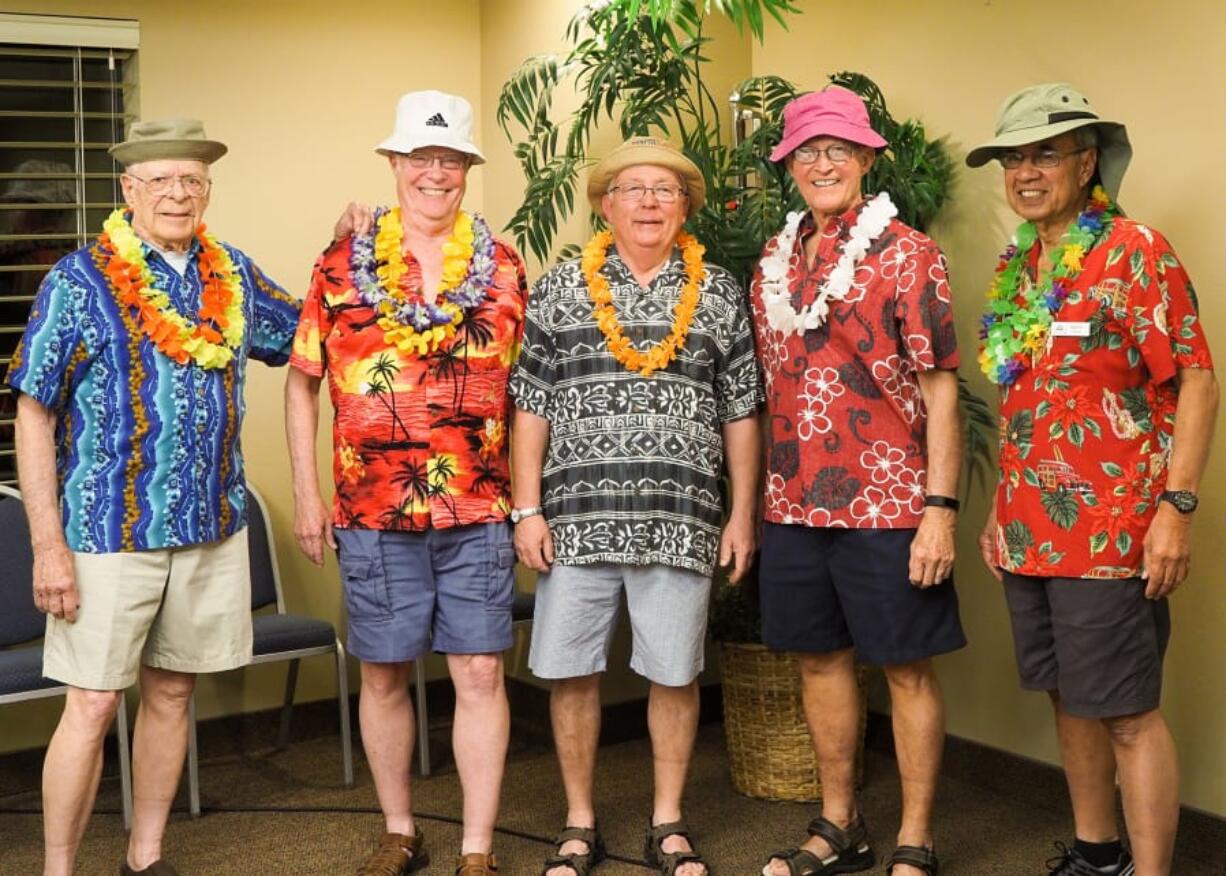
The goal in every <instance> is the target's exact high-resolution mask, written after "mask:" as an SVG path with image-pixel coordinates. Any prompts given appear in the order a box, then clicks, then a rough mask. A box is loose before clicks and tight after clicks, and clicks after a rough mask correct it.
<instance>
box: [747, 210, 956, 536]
mask: <svg viewBox="0 0 1226 876" xmlns="http://www.w3.org/2000/svg"><path fill="white" fill-rule="evenodd" d="M860 209H861V208H860V207H856V208H853V209H852V210H850V211H848V212H847V213H845V214H843V215H841V216H837V217H835V218H834V219H832V220H831V221H830V222H829V223H828V224H827V227H826V228H825V229H824V230H823V231H822V232H821V236H820V237H819V239H818V242H817V256H816V259H815V260H814V264H813V267H812V269H808V268H807V266H806V262H805V256H804V241H805V239H806V238H808V237H811V236H812V235H813V234H816V233H818V232H817V231H816V229H815V228H814V223H813V218H812V216H808V217H806V218H805V220H804V222H803V223H802V224H801V227H800V233H799V234H797V235H796V243H795V246H794V248H793V251H792V253H791V256H790V266H789V269H788V275H787V282H788V286H789V288H790V290H791V292H792V307H793V308H794V309H796V310H798V311H799V310H800V309H801V308H803V307H807V306H808V305H809V304H811V303H812V302H813V301H814V300H815V299H816V297H817V294H818V290H819V288H820V286H821V284H822V283H823V282H825V280H826V277H827V275H828V274H829V273H830V271H831V269H832V268H833V267H834V265H835V263H836V262H837V261H838V258H839V252H840V245H841V244H842V243H843V241H845V240H847V238H848V236H849V233H850V230H851V227H852V225H854V223H855V221H856V219H857V217H858V215H859V211H860ZM775 246H776V241H775V239H774V238H772V239H771V240H770V241H768V242H767V245H766V249H765V250H764V252H763V257H764V258H765V257H767V256H769V255H771V254H772V253H773V252H774V249H775ZM750 303H751V306H752V308H753V316H754V331H755V334H756V336H757V342H758V360H759V362H761V364H762V371H763V375H764V377H765V379H766V405H767V414H768V415H769V422H770V425H769V428H768V429H767V431H766V442H767V469H766V483H765V485H764V486H765V491H766V507H765V518H766V520H768V521H770V522H772V523H793V524H802V525H806V526H839V527H848V528H853V529H862V528H872V527H882V528H897V529H903V528H914V527H916V526H918V525H919V521H920V517H921V515H922V514H923V510H924V491H925V476H926V472H925V464H926V453H925V447H926V442H925V424H926V421H927V412H926V410H925V408H924V402H923V398H922V396H921V395H920V387H919V380H918V378H917V377H916V375H917V373H918V372H920V371H928V370H931V369H934V368H949V369H953V368H957V367H958V341H957V337H956V336H955V333H954V322H953V308H952V307H951V305H950V293H949V282H948V277H947V271H946V268H945V257H944V255H942V253H941V250H940V249H939V248H937V245H936V244H935V243H933V242H932V240H931V239H929V238H928V237H926V236H925V235H923V234H921V233H920V232H918V231H915V230H914V229H912V228H909V227H907V226H906V225H904V224H903V223H902V222H899V221H898V220H897V219H895V220H893V221H891V222H890V224H889V226H888V227H887V228H886V230H885V231H884V232H883V233H882V234H881V236H879V237H878V238H877V239H876V240H875V241H874V242H873V243H872V245H871V246H870V247H869V250H868V252H867V253H866V254H865V256H864V258H863V259H861V261H860V263H859V265H858V266H857V267H856V271H855V278H854V280H853V282H852V286H851V289H850V290H849V291H848V294H847V295H846V296H845V297H844V299H843V301H841V302H833V303H832V305H831V308H830V313H829V315H828V317H827V319H826V322H825V323H824V324H823V325H821V326H820V327H819V328H817V329H814V330H811V331H806V332H805V333H804V334H801V335H797V334H794V333H793V334H784V333H783V332H781V331H777V330H776V329H773V328H771V326H770V323H768V322H767V319H766V312H765V309H764V307H763V304H762V269H761V267H760V266H759V268H758V270H757V271H756V273H755V274H754V279H753V283H752V284H751V286H750Z"/></svg>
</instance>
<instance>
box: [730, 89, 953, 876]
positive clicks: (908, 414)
mask: <svg viewBox="0 0 1226 876" xmlns="http://www.w3.org/2000/svg"><path fill="white" fill-rule="evenodd" d="M885 146H886V141H885V140H884V139H883V138H882V137H881V136H880V135H879V134H877V132H875V131H874V130H873V129H872V128H871V127H870V126H869V120H868V111H867V110H866V108H865V106H864V103H863V101H862V100H860V98H859V97H858V96H857V95H855V94H853V93H852V92H850V91H848V90H846V89H842V88H838V87H834V86H832V87H830V88H827V89H826V90H824V91H820V92H815V93H813V94H807V95H805V96H803V97H800V98H797V99H796V100H794V101H792V102H791V103H790V104H789V105H788V106H787V108H786V109H785V110H784V132H783V140H782V142H781V143H780V144H779V146H778V148H777V149H776V150H775V152H774V154H773V155H772V156H771V158H772V159H774V160H776V161H783V162H785V163H786V167H787V170H788V173H789V174H790V175H791V177H792V181H793V182H794V183H795V184H796V187H797V188H798V189H799V191H800V192H801V194H802V195H803V196H804V199H805V203H806V204H807V206H808V207H809V209H808V211H806V212H804V213H793V214H791V215H790V216H789V217H788V221H787V223H786V224H785V226H784V228H783V230H782V231H781V232H780V233H779V234H778V235H776V236H775V237H774V238H772V239H771V240H770V241H769V242H768V243H767V245H766V249H765V252H764V253H763V258H762V261H761V263H760V264H759V267H758V270H757V273H756V274H755V276H754V280H753V284H752V286H751V290H750V302H751V304H752V307H753V316H754V328H755V331H756V333H757V340H758V357H759V361H760V362H761V364H762V369H763V372H764V374H765V377H766V406H767V407H766V412H767V417H768V427H767V430H766V441H767V466H766V509H765V517H766V523H765V525H764V528H763V533H762V554H761V565H760V570H759V572H760V574H759V578H760V582H761V597H762V620H763V623H762V638H763V641H764V642H765V644H766V645H767V646H769V647H771V648H774V649H777V650H783V651H794V652H797V653H798V655H799V660H800V668H801V679H802V683H803V693H804V699H805V704H806V714H807V715H808V716H809V721H810V725H809V729H810V732H811V734H812V736H813V740H814V746H815V749H816V752H817V761H818V770H819V772H820V774H821V780H822V791H823V795H822V814H821V817H819V818H816V819H814V820H813V821H812V822H810V824H809V828H808V832H809V838H808V839H807V840H806V841H805V843H804V844H803V846H801V847H800V848H796V849H787V850H783V851H779V852H776V853H774V854H772V855H771V857H770V860H769V861H768V862H767V864H766V866H765V868H764V869H763V871H762V872H763V873H764V874H766V876H789V874H790V876H796V874H806V876H809V874H812V876H819V874H828V873H852V872H856V871H859V870H865V869H868V868H869V867H872V865H873V861H874V858H873V853H872V851H871V850H870V849H869V846H868V838H867V829H866V828H865V822H864V818H863V815H862V813H861V812H860V811H859V808H858V804H857V801H856V793H855V752H856V740H857V736H858V734H859V728H860V720H859V716H860V708H859V702H860V693H859V690H858V688H857V684H856V669H855V660H856V658H858V659H860V660H862V661H864V662H868V663H874V664H879V665H881V666H883V667H884V669H885V674H886V679H887V680H888V682H889V686H890V697H891V701H892V704H893V715H894V718H893V720H894V728H895V733H896V734H897V736H898V739H899V740H900V744H899V746H898V754H899V758H898V761H899V772H900V774H901V778H902V795H903V806H902V809H903V814H902V822H901V824H900V825H899V829H898V835H897V846H896V848H895V851H894V852H893V854H892V855H891V856H890V859H889V866H890V870H891V872H892V873H893V874H894V876H925V874H927V876H933V874H935V873H936V872H937V859H936V855H935V853H934V852H933V851H932V849H933V845H934V842H933V836H932V831H931V814H932V805H933V798H934V796H935V793H936V786H937V774H938V773H939V771H940V766H941V750H942V746H943V744H944V732H945V728H944V708H943V705H942V700H941V690H940V685H939V683H938V681H937V676H936V671H935V669H934V668H933V665H932V659H931V658H932V657H934V656H935V655H937V654H942V653H946V652H949V651H953V650H956V649H958V648H961V647H962V646H964V645H965V644H966V637H965V636H964V635H963V632H962V625H961V623H960V621H959V618H958V600H957V596H956V595H955V592H954V587H953V581H952V579H951V578H950V572H951V570H952V569H953V562H954V523H955V519H956V511H957V508H958V502H957V500H956V499H955V498H954V496H955V494H956V492H957V486H958V471H959V468H960V464H961V442H960V440H959V429H958V380H957V374H956V372H955V370H954V369H956V368H957V367H958V347H957V339H956V337H955V335H954V326H953V310H952V307H951V306H950V293H949V282H948V279H947V277H946V270H945V257H944V256H943V255H942V254H941V251H940V250H939V249H938V248H937V246H936V244H934V243H933V242H932V240H930V239H929V238H928V237H926V236H925V235H923V234H921V233H920V232H918V231H916V230H914V229H912V228H909V227H907V226H906V225H904V224H903V223H902V222H900V221H898V219H896V218H894V217H895V214H896V213H897V209H896V208H895V207H894V205H893V204H892V203H891V202H890V198H889V195H888V194H885V193H881V194H878V195H875V196H873V197H871V198H869V199H868V200H865V198H864V196H863V195H862V194H861V185H862V180H863V177H864V175H865V174H866V173H867V172H868V170H869V168H870V167H871V166H872V164H873V161H874V160H875V158H876V150H877V149H881V148H883V147H885Z"/></svg>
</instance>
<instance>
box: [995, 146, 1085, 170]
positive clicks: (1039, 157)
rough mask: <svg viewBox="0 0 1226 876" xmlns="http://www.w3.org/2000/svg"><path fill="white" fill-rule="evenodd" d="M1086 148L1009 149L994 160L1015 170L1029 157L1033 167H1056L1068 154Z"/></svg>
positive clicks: (1004, 166) (1073, 153)
mask: <svg viewBox="0 0 1226 876" xmlns="http://www.w3.org/2000/svg"><path fill="white" fill-rule="evenodd" d="M1087 148H1089V147H1086V146H1083V147H1081V148H1080V149H1074V150H1072V151H1071V152H1061V151H1060V150H1059V149H1040V150H1038V151H1037V152H1033V153H1027V152H1022V151H1020V150H1018V149H1010V150H1008V151H1007V152H1002V153H1000V154H999V155H997V156H996V160H997V161H999V162H1000V166H1001V167H1003V168H1005V170H1017V169H1018V168H1019V167H1021V166H1022V164H1023V163H1025V161H1026V159H1027V158H1029V159H1030V163H1031V164H1033V165H1034V166H1035V167H1056V166H1057V165H1059V164H1060V162H1061V161H1063V160H1064V159H1066V158H1068V157H1069V156H1070V155H1076V154H1077V153H1079V152H1085V151H1086V149H1087Z"/></svg>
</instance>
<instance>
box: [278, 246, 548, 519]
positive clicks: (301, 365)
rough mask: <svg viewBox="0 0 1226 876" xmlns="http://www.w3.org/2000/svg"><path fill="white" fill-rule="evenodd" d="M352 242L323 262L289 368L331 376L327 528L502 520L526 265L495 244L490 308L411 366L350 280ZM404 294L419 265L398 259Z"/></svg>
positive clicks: (417, 281) (415, 286) (413, 285)
mask: <svg viewBox="0 0 1226 876" xmlns="http://www.w3.org/2000/svg"><path fill="white" fill-rule="evenodd" d="M349 255H350V245H349V239H345V240H341V241H338V242H337V243H335V244H333V245H332V246H331V247H330V248H329V249H328V250H327V251H325V252H324V254H323V255H322V256H320V258H319V261H318V262H316V264H315V271H314V273H313V274H312V276H311V288H310V291H309V292H308V293H307V296H306V301H305V302H304V303H303V308H302V317H301V318H300V320H299V323H298V333H297V335H296V337H295V338H294V352H293V355H292V357H291V358H290V365H291V366H293V367H294V368H298V369H299V370H301V371H304V372H305V373H307V374H309V375H311V376H313V377H322V376H323V374H324V372H325V371H326V372H327V374H328V388H329V391H330V393H331V397H332V406H333V408H334V410H335V419H334V420H333V429H332V433H333V451H334V453H333V472H334V475H335V478H336V497H335V499H334V502H333V517H332V522H333V525H335V526H339V527H348V528H351V529H394V530H408V531H421V530H424V529H427V528H431V527H432V528H435V529H447V528H449V527H453V526H466V525H468V524H471V523H493V522H498V521H501V520H505V519H506V516H507V513H508V512H509V510H510V475H509V465H508V458H507V435H508V426H509V422H508V412H509V407H508V401H507V391H506V390H507V379H508V377H509V376H510V370H511V366H512V364H513V363H514V361H515V357H516V355H517V353H518V351H519V345H520V341H521V339H522V336H523V318H524V309H525V305H526V303H527V296H528V287H527V278H526V275H525V272H524V263H523V261H522V260H521V259H520V257H519V255H518V254H517V253H516V252H515V250H514V249H512V248H511V247H510V246H508V245H506V244H504V243H502V242H501V241H498V240H496V241H495V247H494V259H495V262H496V265H497V267H496V269H495V273H494V280H493V283H492V284H491V287H490V289H489V292H488V295H487V298H486V300H485V301H484V302H482V303H481V305H480V306H478V307H477V308H475V309H474V310H472V311H470V312H468V313H467V314H466V315H465V317H464V321H463V322H462V323H461V324H460V326H459V328H458V330H457V331H456V334H455V336H454V337H453V338H452V339H451V340H450V341H448V342H445V343H444V344H442V345H441V346H440V347H439V348H438V349H437V350H435V351H434V352H432V353H430V354H428V355H426V356H417V355H414V354H413V353H411V352H402V351H400V350H399V349H397V348H396V347H395V346H391V345H389V344H388V343H387V342H386V341H385V340H384V337H383V329H381V328H380V327H379V325H378V323H377V321H376V317H375V312H374V310H372V309H371V308H370V307H369V306H368V305H366V304H365V303H364V302H363V301H362V299H361V298H360V297H359V296H358V293H357V291H356V290H355V289H354V287H353V281H352V278H351V277H350V275H349ZM405 265H406V267H407V271H406V272H405V275H404V277H403V279H402V283H404V284H406V288H408V289H410V290H419V289H420V288H421V265H420V264H419V263H418V262H417V260H416V259H415V258H413V256H412V254H411V253H405Z"/></svg>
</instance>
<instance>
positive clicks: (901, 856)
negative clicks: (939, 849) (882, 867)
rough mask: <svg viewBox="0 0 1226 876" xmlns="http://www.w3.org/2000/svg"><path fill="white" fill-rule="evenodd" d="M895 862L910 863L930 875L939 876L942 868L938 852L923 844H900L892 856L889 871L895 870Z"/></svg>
mask: <svg viewBox="0 0 1226 876" xmlns="http://www.w3.org/2000/svg"><path fill="white" fill-rule="evenodd" d="M895 864H909V865H910V866H912V867H918V868H919V869H921V870H923V871H924V872H925V873H927V874H928V876H938V874H939V873H940V869H941V865H940V862H939V861H937V855H936V852H934V851H933V850H932V849H926V848H924V847H923V846H899V847H898V848H896V849H895V850H894V854H893V855H891V856H890V867H889V870H888V872H891V873H892V872H893V871H894V865H895Z"/></svg>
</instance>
